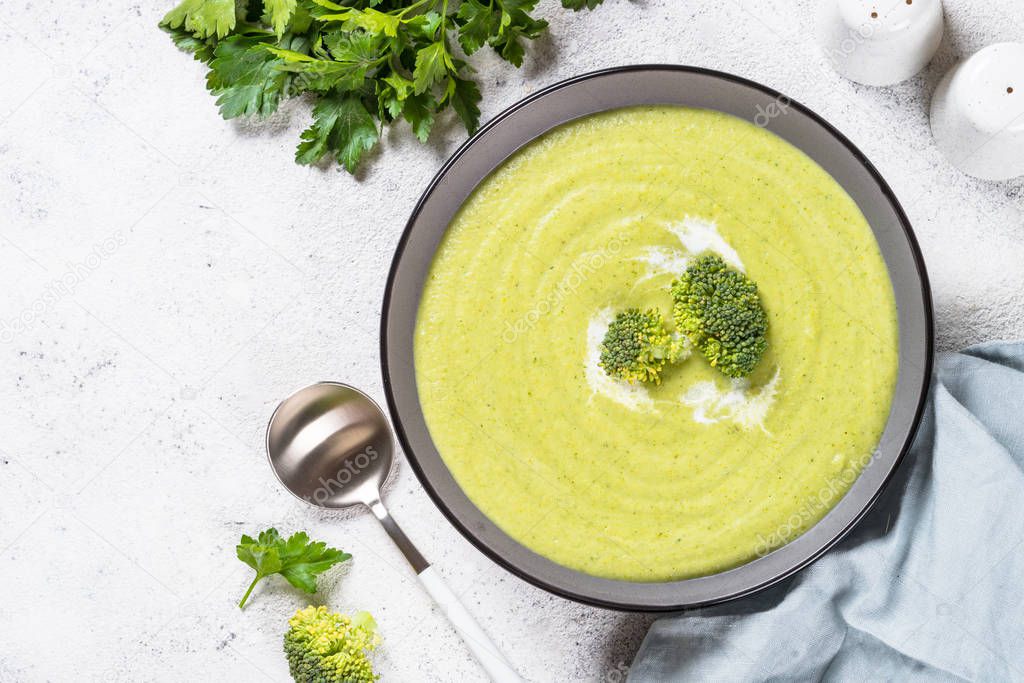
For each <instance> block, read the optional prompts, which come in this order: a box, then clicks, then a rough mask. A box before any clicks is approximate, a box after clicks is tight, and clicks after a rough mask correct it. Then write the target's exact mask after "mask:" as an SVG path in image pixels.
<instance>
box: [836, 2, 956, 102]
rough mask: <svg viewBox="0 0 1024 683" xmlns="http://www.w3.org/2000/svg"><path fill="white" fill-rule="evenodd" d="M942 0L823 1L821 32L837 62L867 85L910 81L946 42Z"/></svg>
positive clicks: (838, 67)
mask: <svg viewBox="0 0 1024 683" xmlns="http://www.w3.org/2000/svg"><path fill="white" fill-rule="evenodd" d="M942 33H943V19H942V2H941V0H821V2H820V4H819V8H818V37H819V41H820V42H821V44H822V48H823V49H824V51H825V56H826V57H827V58H828V60H829V62H831V63H832V66H833V67H834V68H835V70H836V71H838V72H839V73H840V74H842V75H843V76H845V77H846V78H849V79H850V80H853V81H856V82H858V83H863V84H864V85H893V84H895V83H899V82H900V81H905V80H906V79H908V78H910V77H911V76H913V75H914V74H916V73H917V72H918V71H920V70H921V69H923V68H924V66H925V65H926V64H927V63H928V62H929V61H930V60H931V58H932V56H933V55H934V54H935V51H936V50H937V49H938V47H939V43H941V42H942Z"/></svg>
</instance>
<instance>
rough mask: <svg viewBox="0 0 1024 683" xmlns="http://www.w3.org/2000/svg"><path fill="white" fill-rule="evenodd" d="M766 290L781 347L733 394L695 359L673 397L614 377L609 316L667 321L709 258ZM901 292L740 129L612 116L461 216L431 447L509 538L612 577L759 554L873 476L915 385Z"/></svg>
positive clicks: (857, 229)
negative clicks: (677, 288) (903, 341)
mask: <svg viewBox="0 0 1024 683" xmlns="http://www.w3.org/2000/svg"><path fill="white" fill-rule="evenodd" d="M708 251H711V252H715V253H718V254H719V255H721V256H722V257H723V258H724V259H725V261H726V262H727V263H729V264H731V265H732V266H733V267H736V268H739V269H741V270H743V271H744V272H746V273H747V275H749V276H750V277H751V278H753V279H754V281H755V282H757V283H758V286H759V287H760V292H761V296H762V300H763V302H764V306H765V308H766V310H767V313H768V319H769V335H768V341H769V350H768V352H767V353H766V355H765V356H764V358H763V359H762V360H761V362H760V364H759V365H758V366H757V368H756V369H755V371H754V373H753V374H752V375H751V376H750V377H749V378H746V379H743V380H730V379H728V378H726V377H725V376H723V375H722V374H721V373H719V372H718V371H716V370H715V369H714V368H712V367H710V366H709V364H708V363H707V361H706V360H705V359H704V358H703V357H702V356H701V355H700V354H699V353H695V354H694V355H693V356H691V357H690V358H689V359H687V360H685V361H684V362H682V363H680V364H678V365H676V366H673V367H671V368H669V369H668V370H667V371H666V372H665V374H664V380H663V382H662V383H661V384H660V385H656V386H654V385H629V384H626V383H623V382H618V381H615V380H612V379H611V378H609V377H608V376H606V375H605V373H604V371H603V370H602V369H601V368H600V367H598V365H597V361H598V356H599V354H600V342H601V340H602V338H603V335H604V332H605V329H606V327H607V324H608V322H609V320H610V319H611V317H612V316H613V315H614V313H615V312H616V311H619V310H622V309H625V308H628V307H641V308H648V307H658V308H660V309H661V310H662V311H663V312H664V314H665V317H666V320H667V321H668V322H669V324H670V325H671V298H670V295H669V291H668V290H669V285H670V283H671V282H672V280H673V279H674V278H675V277H676V276H678V274H679V273H680V272H681V271H682V270H683V269H685V267H686V264H687V263H688V262H689V261H690V260H691V259H692V258H693V257H695V256H696V255H699V254H702V253H705V252H708ZM897 334H898V330H897V324H896V309H895V303H894V299H893V293H892V287H891V284H890V282H889V278H888V275H887V272H886V268H885V264H884V263H883V261H882V257H881V255H880V253H879V249H878V245H877V243H876V242H875V239H874V237H873V235H872V233H871V230H870V228H869V226H868V224H867V222H866V221H865V219H864V217H863V215H862V214H861V212H860V210H859V209H858V208H857V206H856V204H855V203H854V202H853V200H852V199H851V198H850V197H849V196H848V195H847V194H846V192H845V191H844V190H843V189H842V188H841V187H840V186H839V185H838V184H837V183H836V181H835V180H834V179H833V178H832V177H831V176H829V175H828V174H827V173H826V172H825V171H824V170H823V169H822V168H820V167H819V166H818V165H817V164H816V163H814V162H813V161H812V160H811V159H810V158H809V157H807V156H806V155H805V154H804V153H803V152H801V151H799V150H798V149H796V148H795V147H793V146H791V145H790V144H788V143H787V142H785V141H783V140H782V139H780V138H778V137H776V136H775V135H773V134H771V133H769V132H767V131H765V130H763V129H761V128H758V127H756V126H754V125H751V124H749V123H746V122H744V121H741V120H739V119H737V118H734V117H731V116H728V115H725V114H722V113H718V112H712V111H706V110H697V109H687V108H681V107H671V106H664V107H642V108H630V109H622V110H616V111H612V112H607V113H603V114H599V115H595V116H591V117H588V118H585V119H582V120H579V121H576V122H572V123H569V124H566V125H564V126H562V127H560V128H557V129H555V130H553V131H551V132H550V133H548V134H546V135H544V136H543V137H541V138H540V139H538V140H537V141H535V142H533V143H531V144H530V145H528V146H527V147H525V148H524V149H522V150H521V151H519V152H518V153H517V154H515V155H514V156H513V157H512V158H511V159H510V160H508V161H507V162H506V163H504V164H503V165H502V166H501V167H500V168H499V169H498V170H496V171H495V172H494V173H493V174H491V175H490V176H489V177H488V178H487V179H486V180H484V181H483V183H481V185H480V186H479V188H477V190H476V191H475V192H474V193H473V195H472V196H471V197H470V198H469V199H468V200H467V201H466V202H465V204H464V206H463V207H462V209H461V211H460V212H459V214H458V215H457V216H456V217H455V219H454V221H453V222H452V224H451V226H450V227H449V229H448V232H447V234H446V236H445V238H444V240H443V243H442V244H441V246H440V248H439V250H438V252H437V255H436V257H435V259H434V262H433V264H432V266H431V270H430V273H429V276H428V281H427V283H426V287H425V289H424V293H423V298H422V300H421V303H420V309H419V316H418V320H417V326H416V340H415V364H416V378H417V383H418V390H419V395H420V400H421V403H422V406H423V411H424V414H425V416H426V419H427V425H428V427H429V429H430V434H431V437H432V438H433V440H434V442H435V444H436V445H437V448H438V450H439V452H440V453H441V456H442V457H443V458H444V461H445V463H446V464H447V466H448V467H449V468H450V469H451V471H452V473H453V474H454V476H455V478H456V480H457V481H458V483H459V484H460V485H461V487H462V488H463V489H464V490H465V492H466V493H467V495H468V496H469V497H470V499H471V500H472V501H473V502H474V503H475V504H476V505H477V506H478V507H479V508H480V510H481V511H482V512H483V513H484V514H486V515H487V516H488V517H489V518H490V519H491V520H493V521H494V522H495V523H496V524H497V525H498V526H499V527H501V528H502V529H503V530H504V531H505V532H506V533H508V534H509V535H510V536H512V537H513V538H515V539H516V540H518V541H519V542H521V543H522V544H524V545H526V546H527V547H529V548H531V549H532V550H534V551H535V552H537V553H539V554H541V555H543V556H545V557H547V558H549V559H551V560H553V561H554V562H557V563H559V564H562V565H565V566H567V567H571V568H573V569H577V570H580V571H583V572H587V573H589V574H593V575H596V576H602V577H607V578H613V579H624V580H633V581H666V580H673V579H681V578H688V577H695V576H701V575H706V574H710V573H715V572H719V571H722V570H725V569H728V568H731V567H735V566H738V565H740V564H743V563H746V562H749V561H751V560H752V559H755V558H756V557H758V556H760V555H763V554H765V553H767V552H769V551H771V550H773V549H775V548H777V547H779V546H781V545H783V544H785V543H787V542H789V541H791V540H792V539H793V538H795V537H796V536H798V535H800V534H801V533H803V532H804V531H806V530H807V529H808V528H810V527H811V526H813V525H814V524H815V523H816V522H817V521H818V520H820V519H821V518H822V517H823V516H824V515H825V514H826V513H827V512H828V510H829V509H831V507H833V506H834V505H835V504H836V503H837V502H838V500H839V499H840V498H841V497H842V496H843V494H844V493H845V492H846V491H847V489H848V488H849V486H850V485H851V484H852V482H853V481H854V480H855V479H856V477H857V475H858V474H859V472H860V471H861V469H862V468H863V467H864V466H865V465H866V464H867V463H868V462H869V460H870V457H871V455H872V452H873V450H874V448H875V446H876V444H877V443H878V440H879V437H880V435H881V433H882V430H883V428H884V426H885V422H886V419H887V417H888V414H889V408H890V403H891V399H892V394H893V389H894V386H895V381H896V374H897Z"/></svg>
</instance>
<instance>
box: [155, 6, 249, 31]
mask: <svg viewBox="0 0 1024 683" xmlns="http://www.w3.org/2000/svg"><path fill="white" fill-rule="evenodd" d="M235 20H236V16H235V0H184V2H182V3H181V4H180V5H178V6H177V7H175V8H174V9H172V10H171V11H170V12H168V13H167V14H166V15H164V18H163V21H161V22H160V25H161V26H167V27H168V28H179V27H184V28H185V30H186V31H189V32H190V33H192V34H194V35H195V36H196V37H197V38H209V37H211V36H216V37H217V38H223V37H224V36H226V35H227V34H228V33H229V32H230V31H231V29H233V28H234V27H235Z"/></svg>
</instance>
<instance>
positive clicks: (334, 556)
mask: <svg viewBox="0 0 1024 683" xmlns="http://www.w3.org/2000/svg"><path fill="white" fill-rule="evenodd" d="M235 554H237V555H238V559H240V560H241V561H242V562H245V563H246V564H247V565H249V566H250V567H252V568H253V569H255V570H256V578H254V579H253V580H252V583H250V584H249V589H248V590H247V591H245V595H243V596H242V601H241V602H239V603H238V606H239V607H245V601H246V600H248V599H249V594H250V593H252V589H253V588H255V587H256V584H257V583H259V582H260V581H262V580H263V579H265V578H266V577H268V576H271V575H273V574H280V575H281V576H283V577H284V578H285V579H287V580H288V583H290V584H291V585H293V586H295V587H296V588H299V589H301V590H304V591H306V592H307V593H316V577H317V575H318V574H322V573H323V572H325V571H327V570H328V569H330V568H331V567H333V566H334V565H336V564H337V563H339V562H344V561H345V560H349V559H351V558H352V556H351V555H349V554H348V553H346V552H342V551H341V550H338V549H336V548H328V547H327V544H326V543H324V542H322V541H310V540H309V536H308V535H307V534H306V532H305V531H299V532H296V533H294V534H292V535H291V536H289V537H288V538H287V539H285V538H284V537H283V536H281V535H280V534H279V533H277V529H274V528H270V529H267V530H266V531H263V532H260V534H259V536H257V537H256V538H253V537H252V536H245V535H243V536H242V540H241V541H239V542H238V545H237V546H235Z"/></svg>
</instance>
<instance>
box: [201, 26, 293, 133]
mask: <svg viewBox="0 0 1024 683" xmlns="http://www.w3.org/2000/svg"><path fill="white" fill-rule="evenodd" d="M270 38H271V36H268V35H255V36H248V35H234V36H231V37H230V38H227V39H225V40H222V41H221V42H220V43H218V44H217V47H216V49H215V50H214V51H213V54H214V57H213V61H211V62H210V73H208V74H207V75H206V87H207V88H208V89H209V91H210V92H211V93H213V94H214V95H216V96H217V106H218V107H220V113H221V116H223V117H224V118H226V119H232V118H235V117H237V116H252V115H258V116H268V115H270V114H272V113H274V112H275V111H276V110H277V106H278V104H279V103H280V101H281V97H282V96H283V95H284V93H285V89H286V87H287V85H288V82H289V80H290V76H289V74H288V72H286V71H282V70H281V69H279V68H278V67H279V66H280V65H281V63H282V60H280V59H278V58H277V57H276V56H275V55H274V54H273V53H271V52H270V51H269V50H268V49H267V42H266V41H267V40H268V39H270Z"/></svg>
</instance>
